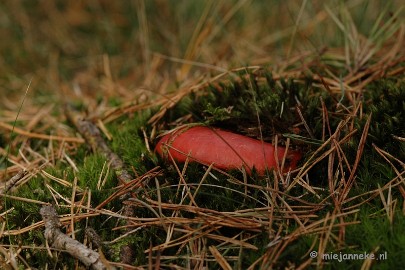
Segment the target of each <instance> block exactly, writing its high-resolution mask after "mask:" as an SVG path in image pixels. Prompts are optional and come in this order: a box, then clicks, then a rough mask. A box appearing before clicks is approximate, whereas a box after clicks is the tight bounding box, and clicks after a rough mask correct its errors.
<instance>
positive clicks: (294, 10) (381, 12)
mask: <svg viewBox="0 0 405 270" xmlns="http://www.w3.org/2000/svg"><path fill="white" fill-rule="evenodd" d="M402 6H403V2H402V1H399V0H398V1H395V0H391V1H367V0H356V1H333V0H331V1H313V0H303V1H276V0H273V1H251V0H234V1H214V0H211V1H205V0H195V1H187V0H183V1H177V0H176V1H174V0H173V1H165V0H150V1H149V0H148V1H144V0H136V1H109V0H88V1H76V0H74V1H73V0H72V1H53V0H42V1H23V0H4V1H1V3H0V36H1V40H2V41H1V42H0V52H1V57H0V95H1V101H0V117H1V116H2V113H1V110H5V109H7V110H10V111H15V110H16V108H17V106H18V105H19V104H20V103H21V98H22V97H23V96H24V92H25V90H26V88H27V86H28V84H29V83H30V82H31V84H30V87H29V91H28V96H27V101H26V102H27V103H26V107H29V105H32V106H34V105H35V106H36V105H40V106H41V105H44V104H55V102H58V101H60V100H61V98H62V99H69V100H70V99H73V100H74V99H79V100H82V101H83V100H86V101H87V103H88V104H87V106H91V103H92V102H93V101H94V102H96V101H97V102H100V100H110V101H111V100H112V99H115V100H118V101H119V100H126V101H128V100H132V101H134V102H136V101H138V102H142V101H144V100H145V99H148V98H150V97H152V96H153V95H155V94H156V93H158V94H159V95H160V94H162V93H165V92H170V91H175V90H176V89H177V88H178V87H179V86H181V85H185V84H187V83H189V84H190V85H191V84H193V83H195V82H196V81H195V80H198V78H200V79H201V77H205V78H206V77H210V76H214V75H216V74H220V73H223V72H226V71H227V70H229V69H232V68H237V67H244V66H255V65H261V66H270V67H272V69H274V70H277V69H283V68H286V67H285V65H287V64H286V63H288V64H291V63H295V62H297V64H299V65H305V61H304V60H303V59H305V57H303V56H305V55H315V56H316V55H317V56H320V57H321V56H322V57H324V58H328V57H329V58H331V57H332V58H333V61H334V62H336V65H337V66H339V65H341V66H344V65H347V63H348V61H347V59H342V56H341V55H339V54H338V52H339V53H340V52H344V50H345V45H347V44H349V45H350V46H349V48H348V47H347V46H346V50H352V51H351V52H350V53H351V54H353V55H355V54H356V53H359V52H361V50H363V49H365V48H366V47H367V46H368V45H367V42H366V41H367V40H368V39H367V37H370V35H374V34H376V33H377V34H378V26H383V25H384V23H385V22H386V21H388V20H390V19H391V18H393V16H394V17H395V20H398V19H403V12H402V13H400V14H396V12H397V11H398V10H400V8H401V7H402ZM383 30H384V29H383ZM386 30H387V29H385V30H384V31H385V32H386ZM388 34H389V33H388ZM379 35H380V36H378V38H381V35H384V33H380V34H379ZM362 42H363V43H362ZM356 50H357V51H356ZM346 53H347V52H346ZM328 55H329V56H328ZM346 55H347V54H346ZM283 65H284V66H283ZM93 106H95V105H94V104H93ZM3 113H4V112H3ZM3 117H4V114H3ZM4 120H6V119H4Z"/></svg>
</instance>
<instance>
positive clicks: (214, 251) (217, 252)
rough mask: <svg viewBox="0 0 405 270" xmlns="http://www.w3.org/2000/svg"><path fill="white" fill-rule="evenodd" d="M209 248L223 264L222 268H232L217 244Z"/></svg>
mask: <svg viewBox="0 0 405 270" xmlns="http://www.w3.org/2000/svg"><path fill="white" fill-rule="evenodd" d="M209 250H210V252H211V254H212V255H213V256H214V257H215V260H216V261H217V263H218V264H219V265H220V266H221V268H222V269H224V270H231V269H232V267H231V266H230V264H229V263H228V262H227V261H226V260H225V258H224V257H223V256H222V255H221V253H220V252H219V251H218V249H217V248H216V247H215V246H210V247H209Z"/></svg>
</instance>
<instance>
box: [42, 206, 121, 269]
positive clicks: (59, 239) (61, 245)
mask: <svg viewBox="0 0 405 270" xmlns="http://www.w3.org/2000/svg"><path fill="white" fill-rule="evenodd" d="M40 213H41V216H42V219H43V220H44V223H45V238H46V240H47V241H48V242H49V243H50V244H51V246H52V247H54V248H57V249H61V250H65V251H66V252H68V253H69V254H70V255H72V256H73V257H75V258H76V259H78V260H80V261H81V262H82V263H83V264H84V265H85V266H86V267H91V268H92V269H114V267H112V266H111V265H108V266H107V265H104V264H103V262H102V258H100V254H99V253H97V252H95V251H94V250H91V249H89V248H88V247H86V246H85V245H83V244H82V243H80V242H79V241H77V240H74V239H72V238H70V237H69V236H67V235H66V234H64V233H62V231H61V230H60V229H59V228H60V226H61V222H60V221H59V218H58V214H57V213H56V210H55V208H53V206H51V205H44V206H42V208H41V210H40Z"/></svg>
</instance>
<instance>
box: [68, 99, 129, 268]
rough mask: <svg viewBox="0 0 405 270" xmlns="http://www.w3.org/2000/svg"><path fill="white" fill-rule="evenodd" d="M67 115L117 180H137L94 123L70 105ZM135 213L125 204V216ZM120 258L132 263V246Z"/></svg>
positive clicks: (124, 249)
mask: <svg viewBox="0 0 405 270" xmlns="http://www.w3.org/2000/svg"><path fill="white" fill-rule="evenodd" d="M65 114H66V116H67V118H68V119H69V120H70V121H71V122H72V123H73V124H74V125H75V127H76V128H77V130H78V131H79V132H80V134H82V136H83V137H84V139H85V140H86V142H87V143H88V144H89V145H90V147H91V148H92V150H93V152H99V153H101V154H103V155H104V156H105V157H106V158H107V160H109V162H111V168H112V169H113V170H114V171H115V174H116V175H117V178H118V180H119V182H120V183H121V184H127V183H129V182H131V180H133V179H134V178H135V177H133V176H132V175H131V174H130V173H129V172H128V171H127V170H126V169H125V168H124V162H123V161H122V160H121V159H120V157H119V156H118V155H117V154H116V153H114V152H113V151H112V150H111V149H110V148H109V147H108V145H107V143H106V142H105V140H104V138H103V137H102V135H101V132H100V130H99V129H98V127H97V126H96V125H95V124H94V123H93V122H91V121H89V120H86V119H84V118H83V117H82V116H81V115H80V114H79V113H78V112H77V111H75V110H74V109H73V108H72V107H71V106H70V105H66V106H65ZM125 197H126V195H123V196H122V197H121V199H122V200H124V199H125ZM133 213H134V210H133V207H132V206H131V205H129V204H125V203H124V206H123V215H124V216H127V217H130V216H133ZM120 258H121V261H122V263H124V264H131V263H132V260H133V258H134V251H133V249H132V247H131V246H130V245H124V246H123V247H121V251H120Z"/></svg>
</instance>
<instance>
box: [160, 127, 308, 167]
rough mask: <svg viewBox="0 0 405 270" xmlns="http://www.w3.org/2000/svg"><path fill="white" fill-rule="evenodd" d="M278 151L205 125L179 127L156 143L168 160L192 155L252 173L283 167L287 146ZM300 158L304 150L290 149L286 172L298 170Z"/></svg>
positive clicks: (215, 164) (176, 159) (193, 157)
mask: <svg viewBox="0 0 405 270" xmlns="http://www.w3.org/2000/svg"><path fill="white" fill-rule="evenodd" d="M275 150H276V148H275V147H274V146H273V145H272V144H270V143H266V142H262V141H260V140H255V139H252V138H249V137H246V136H243V135H239V134H235V133H232V132H229V131H224V130H220V129H216V128H209V127H204V126H194V127H183V128H180V129H177V130H175V131H172V132H170V133H168V134H166V135H164V136H163V137H162V138H161V139H160V140H159V142H158V144H157V145H156V151H157V153H159V154H160V156H162V157H163V158H166V159H170V156H171V157H172V158H173V159H174V160H175V161H178V162H185V161H186V160H187V158H188V159H189V161H196V162H199V163H202V164H205V165H210V164H213V166H214V167H216V168H218V169H224V170H230V169H241V168H242V167H243V168H245V169H246V171H247V172H248V173H249V174H251V172H252V169H253V168H255V169H256V171H257V172H258V174H259V175H264V174H265V172H266V168H267V169H272V168H273V169H276V170H277V169H278V168H279V167H280V166H281V164H282V160H283V157H284V154H285V152H286V149H285V147H277V151H275ZM276 152H277V153H276ZM276 155H277V160H276ZM300 158H301V153H300V152H298V151H293V150H288V151H287V155H286V157H285V162H284V168H283V171H284V172H285V171H288V170H290V169H295V168H296V166H297V162H298V161H299V160H300ZM277 163H278V165H277Z"/></svg>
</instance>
